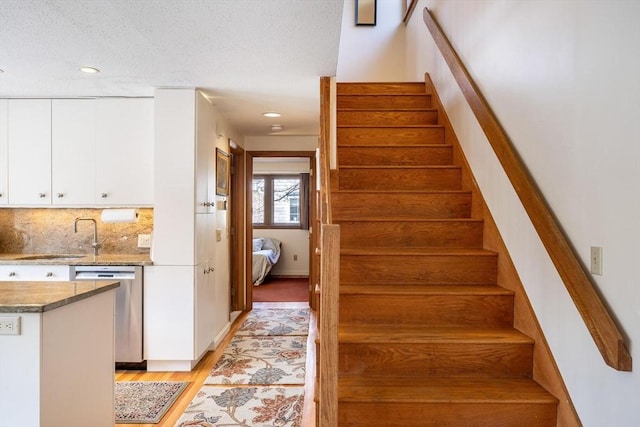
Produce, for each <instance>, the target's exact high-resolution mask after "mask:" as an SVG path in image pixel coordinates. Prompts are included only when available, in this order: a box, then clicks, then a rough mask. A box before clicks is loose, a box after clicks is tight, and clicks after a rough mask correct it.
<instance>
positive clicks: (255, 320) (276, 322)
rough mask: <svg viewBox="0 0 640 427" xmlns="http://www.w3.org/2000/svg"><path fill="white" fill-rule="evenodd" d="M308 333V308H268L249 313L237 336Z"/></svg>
mask: <svg viewBox="0 0 640 427" xmlns="http://www.w3.org/2000/svg"><path fill="white" fill-rule="evenodd" d="M308 333H309V309H308V308H299V309H298V308H267V309H258V310H253V311H252V312H251V313H249V315H248V316H247V318H246V319H245V321H244V324H243V325H242V327H241V328H240V329H238V332H237V333H236V336H238V335H241V336H246V335H307V334H308Z"/></svg>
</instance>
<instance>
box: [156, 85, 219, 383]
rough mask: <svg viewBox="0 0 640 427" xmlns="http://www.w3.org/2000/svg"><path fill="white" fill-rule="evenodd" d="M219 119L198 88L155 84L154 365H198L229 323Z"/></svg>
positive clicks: (188, 367) (174, 367)
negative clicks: (219, 259) (220, 274)
mask: <svg viewBox="0 0 640 427" xmlns="http://www.w3.org/2000/svg"><path fill="white" fill-rule="evenodd" d="M215 123H216V117H215V111H214V109H213V106H212V105H211V103H210V102H209V101H208V100H207V99H206V98H205V97H204V96H203V95H202V94H201V93H200V92H199V91H197V90H195V89H158V90H156V93H155V140H156V142H155V147H154V157H155V158H154V171H155V180H154V182H155V191H154V231H153V233H154V237H153V240H154V244H153V262H154V264H153V266H151V267H149V268H148V269H145V302H144V304H145V305H144V325H145V326H144V327H145V330H144V337H145V338H144V340H145V346H144V347H145V359H146V360H147V370H149V371H169V370H170V371H189V370H191V369H192V368H193V367H194V366H195V364H196V363H197V362H198V360H199V359H200V358H201V357H202V355H203V354H204V353H205V352H206V351H207V349H209V348H212V349H213V348H215V346H217V345H218V343H219V342H220V341H221V340H222V339H223V338H224V336H225V335H226V333H227V332H228V330H229V326H230V324H229V298H228V286H227V284H226V283H218V281H216V280H215V262H216V244H217V243H216V209H215V155H216V153H215V143H216V127H215ZM218 288H220V289H218ZM222 288H225V289H224V290H223V289H222ZM225 295H226V296H225Z"/></svg>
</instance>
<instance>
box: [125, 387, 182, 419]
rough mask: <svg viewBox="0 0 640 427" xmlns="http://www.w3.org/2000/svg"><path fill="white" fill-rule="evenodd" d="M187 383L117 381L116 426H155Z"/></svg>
mask: <svg viewBox="0 0 640 427" xmlns="http://www.w3.org/2000/svg"><path fill="white" fill-rule="evenodd" d="M187 384H189V383H188V382H175V381H162V382H158V381H118V382H116V385H115V405H116V410H115V413H116V420H115V421H116V424H155V423H158V422H160V420H161V419H162V417H163V416H164V414H165V413H166V412H167V411H168V410H169V408H170V407H171V405H173V403H174V402H175V401H176V399H177V398H178V396H180V393H182V392H183V391H184V389H185V388H186V386H187Z"/></svg>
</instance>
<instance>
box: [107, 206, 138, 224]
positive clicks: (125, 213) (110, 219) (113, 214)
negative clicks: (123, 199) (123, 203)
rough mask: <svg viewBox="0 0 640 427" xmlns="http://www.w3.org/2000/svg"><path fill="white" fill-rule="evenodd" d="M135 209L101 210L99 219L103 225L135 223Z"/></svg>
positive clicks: (136, 213)
mask: <svg viewBox="0 0 640 427" xmlns="http://www.w3.org/2000/svg"><path fill="white" fill-rule="evenodd" d="M138 218H139V215H138V211H137V209H103V210H102V215H101V219H102V222H104V223H105V224H115V223H124V222H137V221H138Z"/></svg>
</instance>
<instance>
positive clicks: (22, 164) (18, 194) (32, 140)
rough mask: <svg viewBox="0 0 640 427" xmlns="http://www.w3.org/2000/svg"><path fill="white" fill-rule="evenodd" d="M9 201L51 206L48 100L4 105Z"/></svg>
mask: <svg viewBox="0 0 640 427" xmlns="http://www.w3.org/2000/svg"><path fill="white" fill-rule="evenodd" d="M7 107H8V108H7V114H8V116H7V132H8V133H7V141H8V150H9V154H8V159H9V186H10V187H11V192H10V195H9V202H10V203H11V204H12V205H48V204H50V203H51V100H50V99H10V100H8V104H7Z"/></svg>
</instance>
